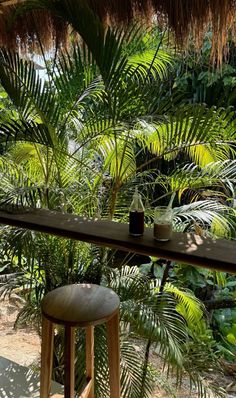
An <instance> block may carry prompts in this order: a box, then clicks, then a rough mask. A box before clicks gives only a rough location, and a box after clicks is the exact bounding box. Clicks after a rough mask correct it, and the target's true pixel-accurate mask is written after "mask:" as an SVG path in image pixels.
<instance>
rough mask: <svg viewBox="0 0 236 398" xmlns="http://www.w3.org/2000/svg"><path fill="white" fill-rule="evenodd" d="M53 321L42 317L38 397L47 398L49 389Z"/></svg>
mask: <svg viewBox="0 0 236 398" xmlns="http://www.w3.org/2000/svg"><path fill="white" fill-rule="evenodd" d="M53 340H54V330H53V323H52V322H50V321H49V320H48V319H47V318H45V316H43V317H42V346H41V372H40V398H48V397H49V395H50V390H51V378H52V359H53Z"/></svg>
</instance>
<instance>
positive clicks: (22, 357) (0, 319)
mask: <svg viewBox="0 0 236 398" xmlns="http://www.w3.org/2000/svg"><path fill="white" fill-rule="evenodd" d="M18 310H19V305H17V303H16V302H9V301H0V356H3V357H5V358H7V359H10V360H12V361H14V362H17V363H18V364H20V365H24V366H32V365H33V366H36V367H38V363H39V357H40V339H39V337H38V335H37V334H36V332H35V331H34V330H28V329H27V330H14V322H15V319H16V316H17V313H18ZM151 360H152V362H153V363H154V364H155V366H157V368H159V369H160V370H161V364H160V363H159V360H158V357H157V355H155V353H153V354H152V357H151ZM223 384H224V386H227V385H229V386H230V389H231V390H230V391H229V394H228V395H227V397H228V398H234V397H235V398H236V384H235V378H234V379H233V378H232V377H231V378H226V379H225V380H223ZM172 388H173V391H175V393H176V397H178V398H197V394H196V393H192V394H190V392H189V389H188V381H187V380H184V383H183V386H182V387H181V389H180V390H179V391H176V389H175V385H174V380H173V383H172ZM170 397H171V395H169V394H168V393H166V392H165V391H163V390H162V389H160V388H158V387H157V388H156V389H155V391H154V392H153V395H152V398H170Z"/></svg>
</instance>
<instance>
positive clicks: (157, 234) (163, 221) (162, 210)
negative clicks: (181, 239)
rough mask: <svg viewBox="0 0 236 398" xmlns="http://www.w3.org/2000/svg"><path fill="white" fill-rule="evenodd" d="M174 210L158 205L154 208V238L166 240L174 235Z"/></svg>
mask: <svg viewBox="0 0 236 398" xmlns="http://www.w3.org/2000/svg"><path fill="white" fill-rule="evenodd" d="M172 221H173V210H172V209H171V208H168V207H167V206H158V207H155V210H154V239H156V240H159V241H162V242H165V241H167V240H170V239H171V236H172Z"/></svg>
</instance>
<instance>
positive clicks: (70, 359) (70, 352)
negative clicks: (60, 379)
mask: <svg viewBox="0 0 236 398" xmlns="http://www.w3.org/2000/svg"><path fill="white" fill-rule="evenodd" d="M64 350H65V351H64V364H65V398H74V396H75V370H74V364H75V329H74V328H73V327H71V326H67V325H66V326H65V348H64Z"/></svg>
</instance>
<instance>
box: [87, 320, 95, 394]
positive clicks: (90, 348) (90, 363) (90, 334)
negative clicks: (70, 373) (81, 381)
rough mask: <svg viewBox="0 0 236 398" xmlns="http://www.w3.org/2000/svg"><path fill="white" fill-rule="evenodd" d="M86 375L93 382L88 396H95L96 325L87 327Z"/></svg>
mask: <svg viewBox="0 0 236 398" xmlns="http://www.w3.org/2000/svg"><path fill="white" fill-rule="evenodd" d="M86 377H87V380H88V381H90V380H91V382H92V387H91V389H90V392H89V395H88V398H94V326H88V327H87V328H86Z"/></svg>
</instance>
